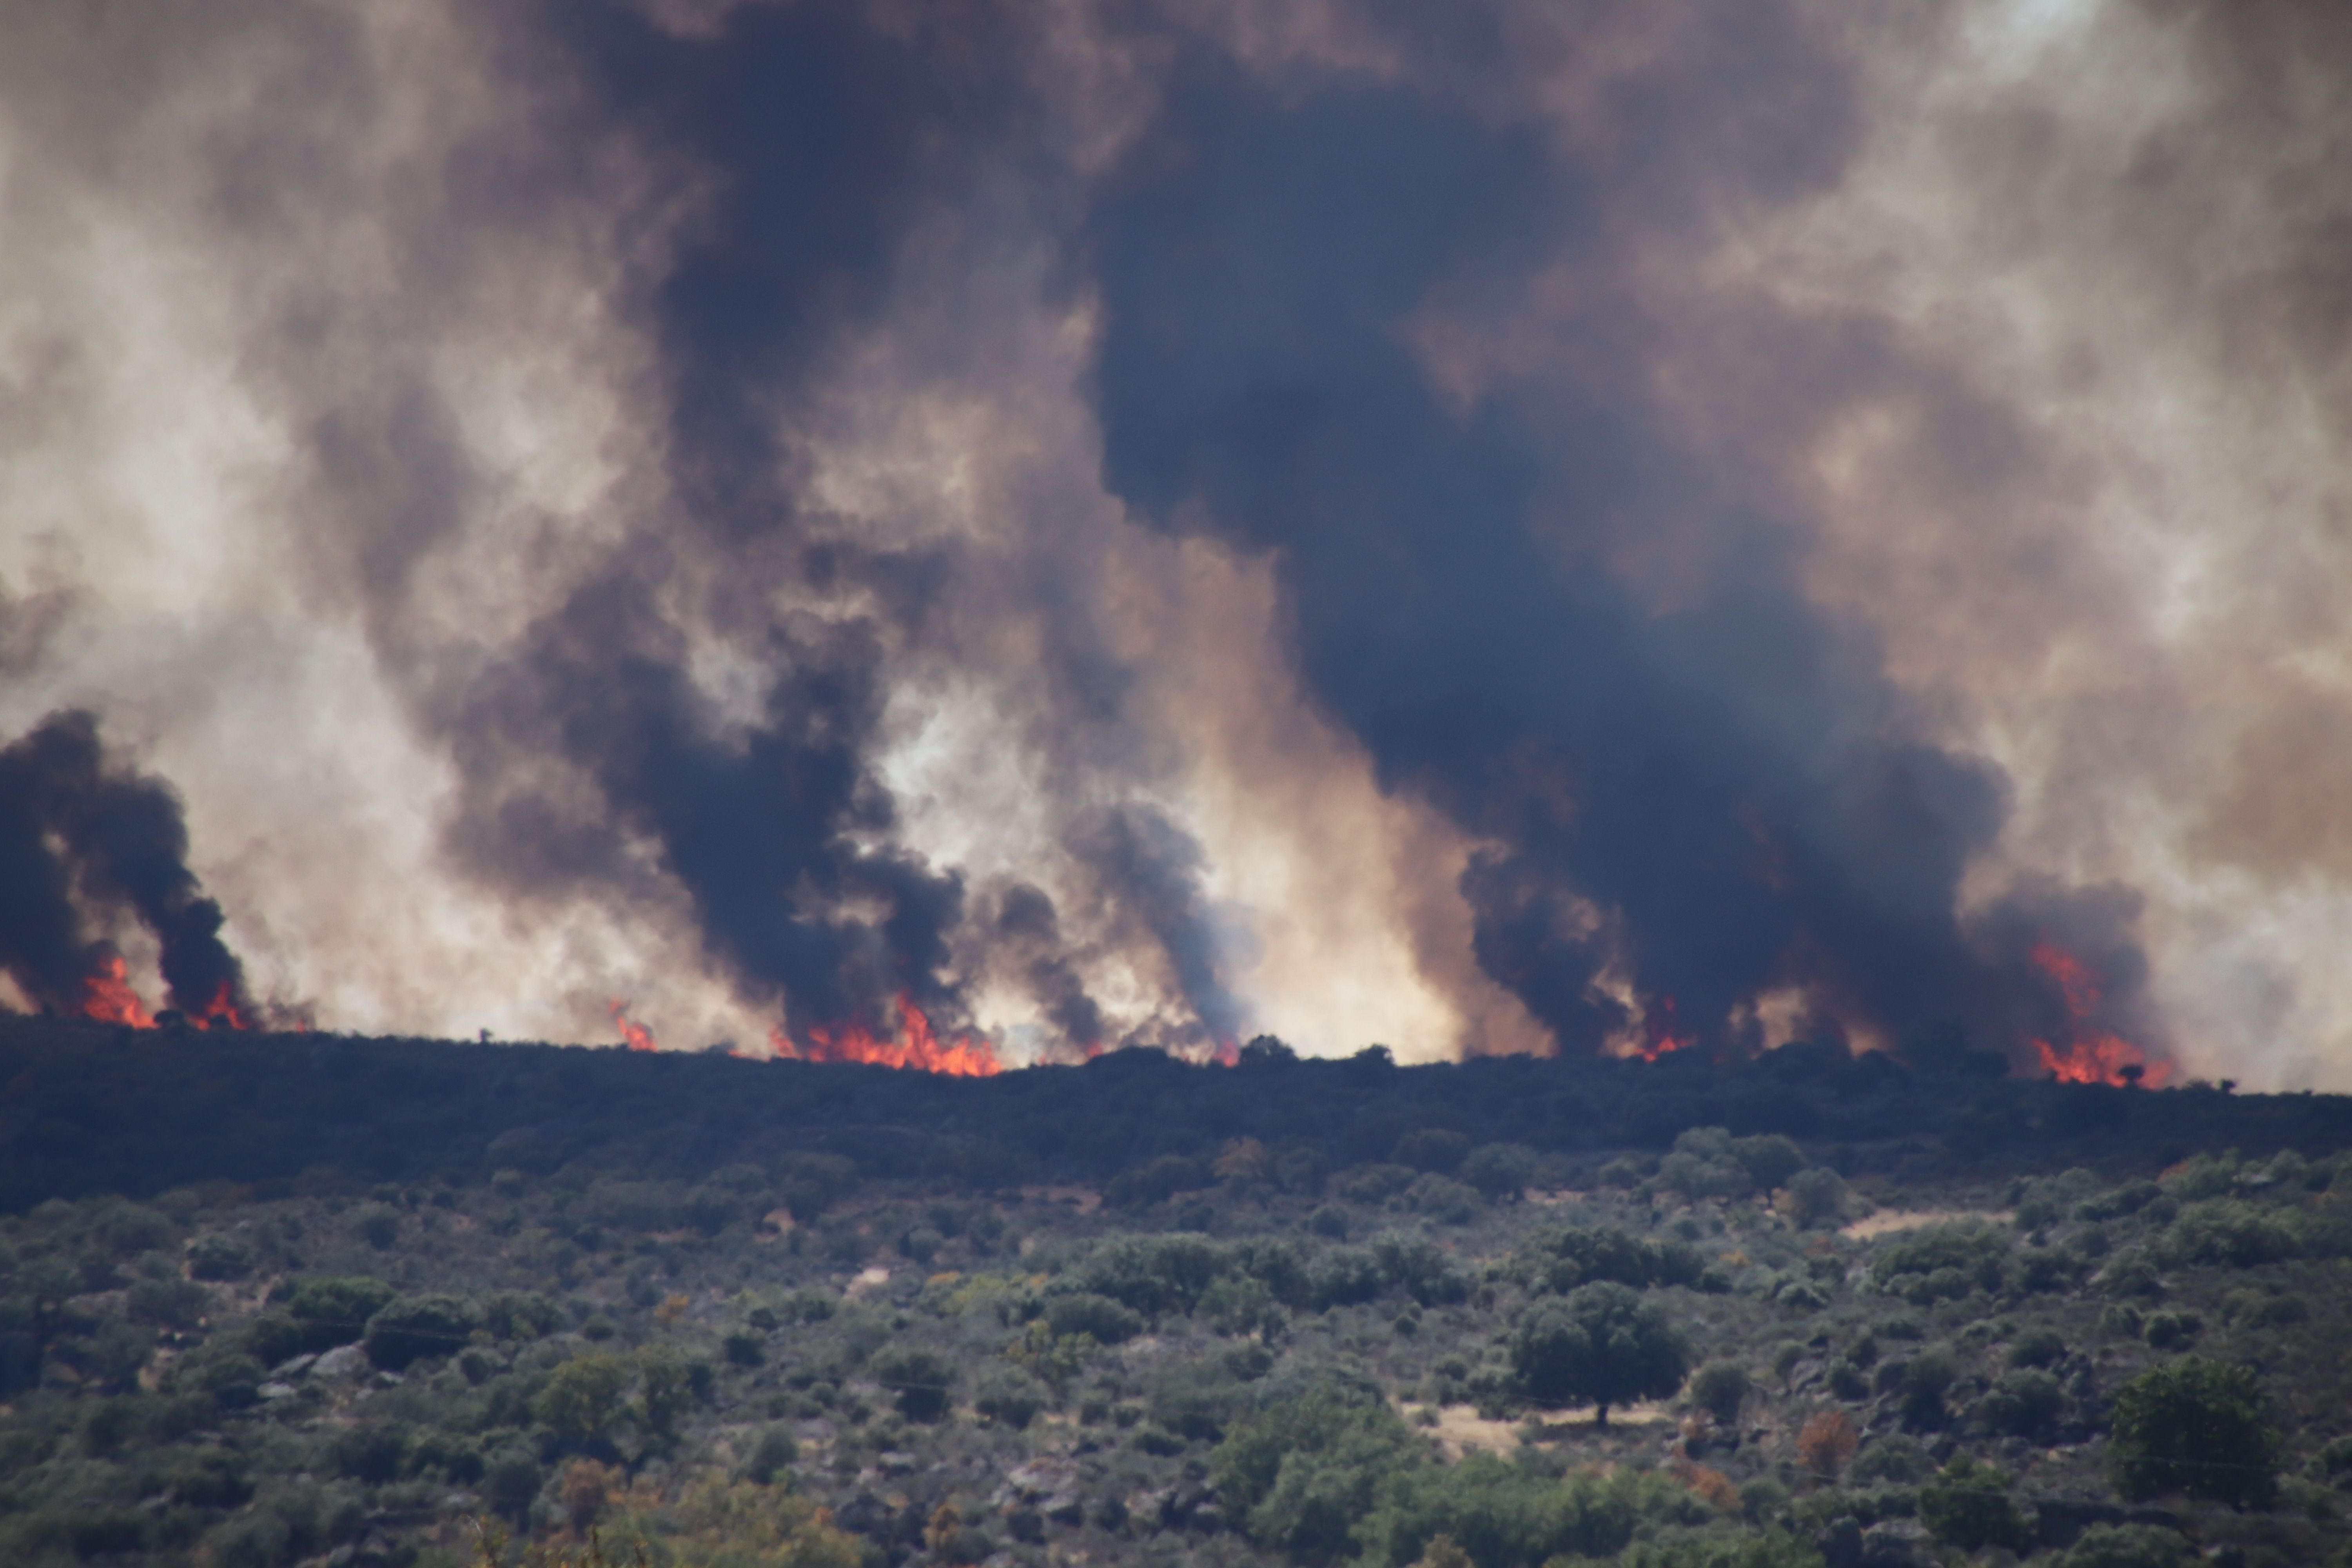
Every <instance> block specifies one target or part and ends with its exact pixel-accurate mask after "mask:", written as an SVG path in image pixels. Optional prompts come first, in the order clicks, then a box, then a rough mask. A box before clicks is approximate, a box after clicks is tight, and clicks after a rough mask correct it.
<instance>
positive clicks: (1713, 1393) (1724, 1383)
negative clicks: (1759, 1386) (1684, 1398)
mask: <svg viewBox="0 0 2352 1568" xmlns="http://www.w3.org/2000/svg"><path fill="white" fill-rule="evenodd" d="M1748 1389H1749V1382H1748V1369H1747V1368H1746V1367H1744V1366H1738V1365H1735V1364H1733V1363H1730V1362H1721V1361H1719V1362H1715V1363H1711V1364H1709V1365H1707V1366H1703V1367H1701V1368H1700V1369H1699V1370H1698V1373H1697V1375H1696V1376H1694V1377H1693V1378H1692V1379H1691V1381H1690V1398H1691V1403H1692V1404H1693V1405H1697V1406H1698V1407H1699V1408H1700V1409H1701V1410H1704V1411H1706V1413H1707V1414H1708V1415H1712V1416H1714V1417H1715V1418H1716V1419H1717V1421H1719V1422H1721V1423H1722V1424H1723V1425H1725V1426H1731V1425H1732V1424H1733V1423H1735V1422H1737V1421H1738V1419H1739V1407H1740V1406H1741V1405H1745V1404H1747V1403H1748Z"/></svg>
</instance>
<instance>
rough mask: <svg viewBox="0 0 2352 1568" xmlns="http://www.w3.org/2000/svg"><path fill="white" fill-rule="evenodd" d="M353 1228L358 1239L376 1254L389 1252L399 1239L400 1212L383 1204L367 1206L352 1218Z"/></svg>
mask: <svg viewBox="0 0 2352 1568" xmlns="http://www.w3.org/2000/svg"><path fill="white" fill-rule="evenodd" d="M352 1224H353V1228H355V1229H357V1230H358V1232H359V1233H360V1238H361V1239H362V1240H363V1241H365V1242H366V1243H367V1244H368V1245H369V1246H370V1247H374V1248H375V1249H376V1250H377V1251H378V1252H389V1251H390V1250H392V1246H393V1244H394V1242H396V1241H398V1240H399V1239H400V1211H399V1210H398V1209H395V1208H391V1207H388V1206H387V1205H383V1204H369V1205H366V1206H365V1207H364V1208H362V1209H361V1210H360V1211H359V1212H358V1213H357V1214H356V1215H353V1216H352Z"/></svg>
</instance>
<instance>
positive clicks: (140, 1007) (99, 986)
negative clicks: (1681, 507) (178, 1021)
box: [81, 952, 155, 1029]
mask: <svg viewBox="0 0 2352 1568" xmlns="http://www.w3.org/2000/svg"><path fill="white" fill-rule="evenodd" d="M81 984H82V1000H81V1016H83V1017H85V1018H95V1019H97V1020H98V1021H99V1022H100V1023H101V1024H123V1025H127V1026H130V1027H131V1028H133V1029H152V1028H153V1027H154V1026H155V1016H154V1015H153V1014H152V1013H150V1012H148V1011H147V1005H146V1004H145V1003H143V1002H142V1001H140V1000H139V993H137V992H136V991H133V990H132V989H131V966H130V965H129V964H128V963H124V962H123V961H122V955H121V953H119V952H118V953H116V954H114V955H113V956H112V957H110V958H109V959H108V960H107V961H106V967H105V968H104V969H103V970H102V971H100V973H96V974H93V975H91V976H89V978H88V979H86V980H84V981H83V982H82V983H81Z"/></svg>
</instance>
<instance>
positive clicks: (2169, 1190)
mask: <svg viewBox="0 0 2352 1568" xmlns="http://www.w3.org/2000/svg"><path fill="white" fill-rule="evenodd" d="M2160 1185H2161V1186H2162V1188H2163V1189H2164V1192H2165V1194H2166V1195H2167V1196H2168V1197H2170V1198H2172V1199H2173V1200H2174V1201H2175V1202H2177V1203H2184V1204H2193V1203H2201V1202H2203V1201H2205V1200H2206V1199H2208V1198H2219V1197H2226V1196H2228V1195H2229V1194H2231V1192H2234V1191H2235V1190H2236V1189H2237V1185H2238V1152H2237V1151H2236V1150H2234V1149H2232V1150H2231V1151H2230V1152H2228V1153H2226V1154H2222V1155H2219V1156H2216V1155H2212V1154H2198V1155H2195V1156H2193V1157H2192V1158H2190V1159H2189V1160H2188V1161H2186V1162H2184V1163H2181V1164H2180V1165H2179V1166H2178V1167H2177V1168H2175V1169H2173V1170H2170V1171H2168V1172H2166V1173H2164V1176H2163V1179H2162V1181H2161V1182H2160Z"/></svg>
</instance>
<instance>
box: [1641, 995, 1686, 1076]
mask: <svg viewBox="0 0 2352 1568" xmlns="http://www.w3.org/2000/svg"><path fill="white" fill-rule="evenodd" d="M1696 1044H1698V1037H1697V1036H1696V1035H1677V1034H1675V999H1674V998H1673V997H1671V996H1661V997H1659V998H1658V1005H1656V1006H1655V1007H1654V1008H1651V1009H1650V1010H1649V1011H1647V1012H1645V1013H1644V1014H1643V1015H1642V1037H1641V1038H1640V1039H1639V1040H1637V1041H1635V1042H1634V1043H1633V1051H1632V1053H1631V1054H1632V1055H1633V1056H1637V1057H1639V1058H1642V1059H1643V1061H1645V1062H1654V1061H1656V1060H1657V1059H1658V1058H1660V1057H1663V1056H1665V1055H1667V1054H1668V1053H1670V1052H1674V1051H1681V1050H1688V1049H1689V1048H1690V1047H1693V1046H1695V1045H1696Z"/></svg>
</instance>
